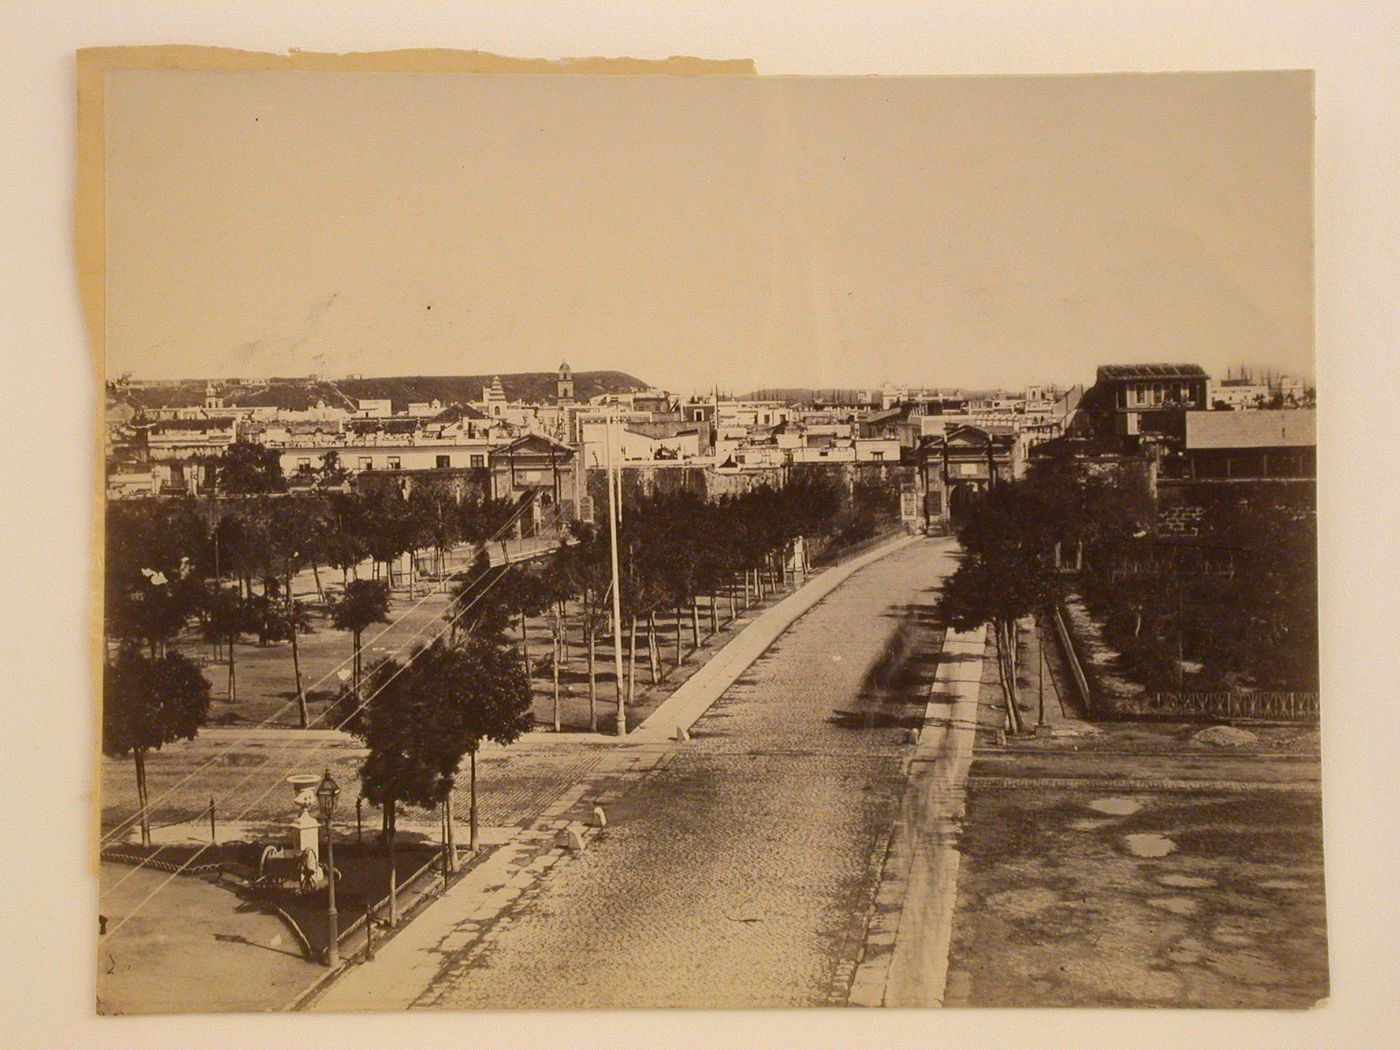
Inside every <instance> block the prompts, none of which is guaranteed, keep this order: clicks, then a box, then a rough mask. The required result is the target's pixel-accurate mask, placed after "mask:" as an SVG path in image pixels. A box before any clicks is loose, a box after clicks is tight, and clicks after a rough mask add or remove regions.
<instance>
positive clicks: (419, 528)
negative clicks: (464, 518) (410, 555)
mask: <svg viewBox="0 0 1400 1050" xmlns="http://www.w3.org/2000/svg"><path fill="white" fill-rule="evenodd" d="M408 509H409V514H410V517H411V519H412V521H413V523H414V533H413V535H414V542H415V545H426V546H431V547H432V548H433V552H434V555H435V561H436V565H435V574H436V575H437V577H438V579H440V580H441V579H443V578H444V575H445V572H446V565H447V551H448V548H450V547H451V546H452V545H453V544H454V543H456V542H457V540H458V539H459V538H460V535H461V531H460V530H461V516H460V514H459V513H458V509H457V500H456V499H455V498H454V497H453V495H452V493H451V491H449V490H448V489H447V487H446V486H445V485H442V484H438V483H428V484H425V485H418V486H415V487H414V489H413V491H412V492H411V493H410V494H409V497H408Z"/></svg>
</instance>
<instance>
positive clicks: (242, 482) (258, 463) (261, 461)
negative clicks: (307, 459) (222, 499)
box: [210, 441, 287, 495]
mask: <svg viewBox="0 0 1400 1050" xmlns="http://www.w3.org/2000/svg"><path fill="white" fill-rule="evenodd" d="M210 465H211V466H212V468H213V470H214V485H215V487H216V489H217V490H218V491H219V492H223V493H225V494H229V495H251V494H255V493H262V492H285V491H286V490H287V479H286V478H285V477H284V476H283V475H282V460H281V457H280V456H279V455H278V454H277V450H276V449H273V448H268V447H267V446H266V445H260V444H258V443H257V442H253V441H235V442H234V443H233V444H231V445H229V447H228V448H227V449H225V450H224V453H223V455H221V456H217V457H214V458H213V459H212V460H210Z"/></svg>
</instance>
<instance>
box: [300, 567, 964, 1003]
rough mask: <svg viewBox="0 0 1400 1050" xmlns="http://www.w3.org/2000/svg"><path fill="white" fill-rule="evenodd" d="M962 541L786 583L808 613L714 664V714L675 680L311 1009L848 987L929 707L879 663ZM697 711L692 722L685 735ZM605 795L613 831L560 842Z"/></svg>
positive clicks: (770, 996)
mask: <svg viewBox="0 0 1400 1050" xmlns="http://www.w3.org/2000/svg"><path fill="white" fill-rule="evenodd" d="M948 546H949V544H948V543H946V542H944V543H941V544H932V543H920V542H919V541H907V540H905V541H898V542H897V543H896V544H893V545H891V546H890V547H888V548H885V549H883V550H881V551H878V552H872V553H873V556H869V557H867V558H863V559H861V560H860V561H859V562H858V563H854V564H852V565H850V566H842V567H840V569H836V570H829V572H828V573H826V574H823V576H822V577H819V578H818V581H814V582H824V583H826V584H827V585H826V586H823V587H822V588H820V591H818V592H817V593H816V594H815V596H812V592H808V596H807V597H806V598H804V599H803V600H799V601H794V599H793V598H789V599H787V600H785V602H784V603H781V605H780V606H779V608H782V606H788V608H787V609H786V610H785V613H786V620H787V623H792V621H793V620H794V619H796V617H797V616H801V615H802V614H803V613H804V612H805V613H806V615H805V616H804V617H803V618H802V619H801V620H800V621H798V622H797V623H796V624H795V625H794V626H792V627H791V628H790V629H789V630H788V631H787V633H786V635H785V636H784V637H783V638H782V639H781V641H780V642H778V643H777V644H771V645H770V644H769V641H771V639H765V641H764V643H763V644H764V647H766V648H767V653H766V655H763V656H762V657H761V658H758V659H757V662H756V663H753V661H754V659H755V657H757V655H758V654H757V653H754V654H753V655H752V656H750V655H747V654H744V656H743V657H742V658H740V657H738V656H736V658H735V659H733V660H730V661H727V666H725V667H724V670H723V673H722V674H721V673H720V672H719V671H716V672H714V673H713V675H712V676H711V678H710V685H709V687H708V688H709V690H710V692H711V695H710V697H709V701H708V702H710V703H713V701H714V700H715V699H716V698H718V697H720V694H721V693H722V694H723V698H722V699H719V702H718V703H716V704H714V707H713V708H712V709H711V710H710V711H709V712H708V714H706V715H704V716H703V717H700V716H699V713H698V711H696V710H695V708H694V707H692V706H691V705H692V704H694V705H696V706H697V707H698V706H699V704H698V701H697V700H696V699H695V693H697V692H698V690H699V687H694V688H693V689H692V690H691V692H690V693H689V694H686V695H682V694H681V692H680V691H678V692H677V695H676V698H675V699H674V703H673V704H672V706H671V708H670V709H667V710H658V712H657V714H656V715H654V716H653V718H654V719H656V722H655V723H654V725H653V724H651V723H649V725H648V727H647V728H648V732H647V733H646V734H645V735H643V734H642V733H641V731H640V730H639V731H637V732H635V733H634V734H632V735H631V736H629V737H628V738H627V739H626V740H625V741H622V742H614V743H613V744H612V746H611V748H609V749H605V752H606V753H604V754H603V755H602V756H601V757H599V759H598V761H597V763H596V766H595V767H594V769H593V770H592V772H591V774H590V775H589V776H587V777H585V778H583V779H582V780H581V781H580V782H578V783H575V784H574V785H572V786H571V787H570V788H569V789H568V790H566V791H563V792H561V793H560V794H558V796H557V797H556V798H555V800H554V802H553V803H552V804H551V805H549V806H548V807H547V808H546V809H545V810H544V811H543V812H542V813H540V814H539V815H538V818H537V819H535V820H532V821H530V822H528V826H526V827H522V829H521V831H520V832H519V833H518V834H517V835H516V836H515V837H514V838H513V839H512V840H511V841H510V842H508V843H507V844H506V845H504V846H502V847H500V848H499V849H498V850H497V851H496V852H495V853H494V854H493V855H492V856H491V857H489V858H488V859H487V860H485V861H484V862H483V863H482V864H481V865H479V866H478V868H477V869H475V870H474V871H472V872H470V873H469V874H468V875H467V876H466V877H465V878H464V879H463V881H462V882H460V883H458V884H457V885H456V886H454V887H453V888H452V889H451V890H449V892H448V893H447V894H446V895H445V896H444V897H443V898H441V899H440V900H438V901H437V902H435V903H433V904H432V905H430V906H429V907H428V908H427V909H426V910H425V911H424V912H423V913H422V914H421V915H420V916H419V917H418V918H417V919H416V920H415V921H414V922H413V923H412V924H411V925H409V926H408V927H407V928H406V929H404V930H403V931H402V932H401V933H400V934H399V935H398V936H397V937H395V938H394V940H392V941H391V942H389V943H388V944H387V945H385V946H384V947H383V949H382V950H381V951H380V952H379V954H378V957H377V959H376V960H375V961H374V962H373V963H371V964H368V965H365V966H359V967H355V968H351V969H350V970H348V971H347V972H346V973H345V974H344V975H343V976H342V977H341V978H340V979H339V980H338V981H336V982H335V983H334V984H333V985H331V986H330V987H329V988H328V989H327V990H326V991H325V992H324V993H322V994H321V995H320V997H319V998H318V999H317V1000H316V1001H315V1002H314V1004H313V1006H312V1008H313V1009H316V1010H324V1011H335V1010H365V1009H390V1008H401V1007H403V1006H407V1005H410V1004H414V1005H420V1006H430V1005H435V1006H448V1007H451V1006H473V1007H487V1006H505V1007H524V1006H529V1007H540V1006H607V1005H612V1006H648V1005H713V1006H722V1005H783V1004H797V1003H809V1002H820V1003H828V1002H840V1001H844V997H845V993H846V981H847V980H848V979H849V973H850V963H849V960H850V959H853V958H854V957H855V955H856V953H857V951H858V948H859V940H860V937H861V935H862V934H863V930H864V922H865V918H866V909H867V907H868V904H869V897H870V893H871V883H873V880H874V877H875V875H876V874H877V873H878V869H875V870H874V871H872V865H871V858H872V856H873V855H876V854H877V853H879V850H878V848H877V847H878V846H879V845H880V843H881V841H882V840H883V836H884V835H885V834H887V831H885V830H883V829H887V828H888V826H889V824H890V823H891V822H892V820H893V816H894V813H895V812H896V808H897V804H898V799H899V796H900V793H901V792H902V789H903V784H904V778H903V776H902V758H903V757H904V755H905V754H907V750H908V749H907V746H906V745H905V734H906V733H907V732H908V730H907V728H904V727H905V726H907V725H917V724H918V723H919V721H920V718H921V716H922V713H923V709H922V704H921V703H920V706H918V707H914V708H910V707H909V705H908V699H907V697H901V696H899V695H891V691H890V690H882V689H881V688H879V687H878V686H872V685H871V682H870V677H871V676H870V671H871V668H872V667H873V666H875V665H877V664H879V662H880V660H881V658H882V655H884V654H885V652H886V649H887V647H888V644H889V637H890V632H891V631H892V630H894V631H897V630H899V629H900V625H901V624H902V623H905V622H906V621H907V620H908V618H909V616H910V615H911V614H910V612H909V606H907V605H904V604H902V603H901V601H900V599H903V600H904V602H908V603H912V602H915V601H920V600H922V601H926V602H928V603H929V604H931V601H932V597H931V596H928V597H924V596H925V595H928V594H929V591H928V588H930V587H931V585H933V584H936V583H937V582H938V580H939V579H941V577H942V575H943V574H945V573H946V572H947V571H948V569H949V559H947V557H946V552H947V548H948ZM866 566H869V568H866V569H865V571H863V572H860V570H861V569H862V568H865V567H866ZM842 570H846V571H842ZM857 572H859V575H854V578H851V577H852V576H853V574H856V573H857ZM838 573H839V577H837V578H836V579H835V580H834V581H833V580H829V579H828V577H832V576H834V575H835V574H838ZM845 579H849V580H850V582H849V583H847V584H846V586H845V587H843V588H842V589H841V590H840V591H839V592H836V594H835V596H834V597H831V592H832V591H833V589H834V588H835V586H836V583H838V582H841V580H845ZM808 586H809V587H811V586H812V584H809V585H808ZM814 590H815V589H814ZM798 594H799V596H800V595H802V592H801V591H799V592H798ZM824 597H825V598H828V600H826V601H822V598H824ZM788 603H792V604H791V605H790V606H789V605H788ZM923 608H927V606H924V607H923ZM770 612H772V610H770ZM767 615H769V614H765V616H767ZM885 617H888V619H884V618H885ZM760 619H762V617H761V618H760ZM774 619H777V617H775V618H774ZM783 626H787V624H783ZM750 629H751V630H752V628H750ZM781 633H782V630H781V628H779V630H778V631H776V632H774V635H773V637H777V635H778V634H781ZM734 644H737V642H735V643H731V647H732V646H733V645H734ZM760 651H761V650H760ZM751 664H752V670H751V671H749V672H748V673H747V674H746V673H745V669H746V668H748V667H749V666H750V665H751ZM697 677H698V675H697ZM730 683H734V684H732V685H731V684H730ZM726 686H728V688H726ZM919 699H920V700H921V699H922V694H921V693H920V694H919ZM668 703H671V701H668ZM891 706H892V707H893V711H891V710H890V707H891ZM697 718H698V721H696V719H697ZM685 725H692V726H693V729H694V734H695V739H694V740H692V741H690V742H676V741H670V740H668V739H667V737H669V736H671V735H673V734H674V732H675V728H676V727H677V726H685ZM595 801H601V802H602V803H603V805H604V807H605V808H606V809H607V812H608V816H609V826H608V828H607V829H606V830H605V831H602V832H601V833H595V832H590V835H592V836H594V841H593V842H592V843H591V844H590V846H589V848H588V849H586V850H585V851H584V852H583V853H581V854H577V855H571V854H566V853H565V852H564V851H563V850H561V849H559V848H556V847H555V846H554V844H553V843H554V834H555V831H556V830H557V829H558V828H559V827H561V826H563V825H564V824H566V823H569V822H576V821H578V820H579V819H580V818H581V817H584V816H586V815H587V813H588V812H589V811H590V810H591V809H592V806H593V804H594V802H595ZM566 857H572V859H571V860H569V862H568V863H561V862H563V861H564V860H565V858H566ZM551 869H557V870H554V872H553V874H552V876H551V877H550V878H549V879H547V880H544V879H541V875H543V873H544V872H546V871H550V870H551ZM843 960H844V963H843Z"/></svg>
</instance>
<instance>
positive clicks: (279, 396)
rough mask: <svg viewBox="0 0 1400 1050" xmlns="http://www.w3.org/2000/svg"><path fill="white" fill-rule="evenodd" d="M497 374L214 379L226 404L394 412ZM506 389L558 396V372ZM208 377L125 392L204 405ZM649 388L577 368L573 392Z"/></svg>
mask: <svg viewBox="0 0 1400 1050" xmlns="http://www.w3.org/2000/svg"><path fill="white" fill-rule="evenodd" d="M495 375H496V374H494V373H493V374H491V375H470V376H374V377H367V378H363V379H307V378H304V377H303V378H276V377H274V378H271V379H266V380H259V381H251V380H227V381H219V380H215V381H214V387H215V389H216V390H217V391H218V393H219V396H220V397H222V398H223V399H224V404H226V405H237V406H244V407H249V406H275V407H277V408H282V409H286V410H287V411H292V412H298V411H305V410H306V409H308V408H311V407H312V406H314V405H315V404H316V402H317V401H323V402H325V403H326V404H327V405H330V406H333V407H335V406H338V407H342V408H353V407H354V402H356V401H365V400H382V399H384V398H388V399H389V400H390V401H392V402H393V405H394V411H395V412H403V411H405V410H406V409H407V408H408V404H409V402H410V401H432V400H434V399H436V400H438V401H441V402H442V403H443V404H444V405H448V404H453V403H460V402H466V401H480V400H481V390H482V388H483V387H486V386H490V385H491V380H492V379H494V378H495ZM499 375H500V379H501V388H502V389H503V390H504V391H505V394H506V397H507V398H508V399H510V400H511V401H536V402H539V401H547V400H550V399H551V398H553V397H554V394H555V383H556V380H557V376H556V374H555V373H554V372H510V373H506V372H502V373H499ZM207 382H208V380H204V379H185V380H180V381H178V382H171V383H161V384H159V385H155V384H153V385H150V386H143V385H138V386H132V387H130V388H129V389H128V390H127V391H126V392H125V394H124V395H123V396H124V397H125V398H126V399H127V400H129V401H130V402H131V403H132V404H133V405H136V406H139V407H142V408H188V407H192V406H195V405H202V404H204V388H205V385H206V383H207ZM647 389H650V387H649V385H648V384H647V383H645V382H643V381H642V380H640V379H638V378H637V377H636V376H633V375H628V374H627V373H626V372H575V373H574V397H575V398H576V399H577V400H579V401H587V400H589V399H590V398H593V397H597V396H598V395H599V394H625V393H631V392H634V391H639V390H647Z"/></svg>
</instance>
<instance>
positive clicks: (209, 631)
mask: <svg viewBox="0 0 1400 1050" xmlns="http://www.w3.org/2000/svg"><path fill="white" fill-rule="evenodd" d="M200 617H201V626H202V630H203V633H204V637H205V638H206V639H207V640H209V641H212V642H215V643H216V644H221V645H223V646H226V647H227V658H228V700H229V702H230V703H234V702H235V701H237V699H238V675H237V670H236V668H235V665H234V645H235V644H236V643H237V641H238V639H239V637H240V636H241V635H243V634H244V633H245V632H247V631H250V630H252V629H253V627H254V624H253V617H252V615H251V613H250V611H249V609H248V603H247V602H246V601H245V600H244V599H243V597H242V596H241V595H240V594H239V593H238V591H236V590H232V589H228V588H224V587H220V586H218V585H217V584H215V585H213V586H210V587H209V588H207V589H206V590H205V591H204V593H203V594H202V596H201V599H200Z"/></svg>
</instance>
